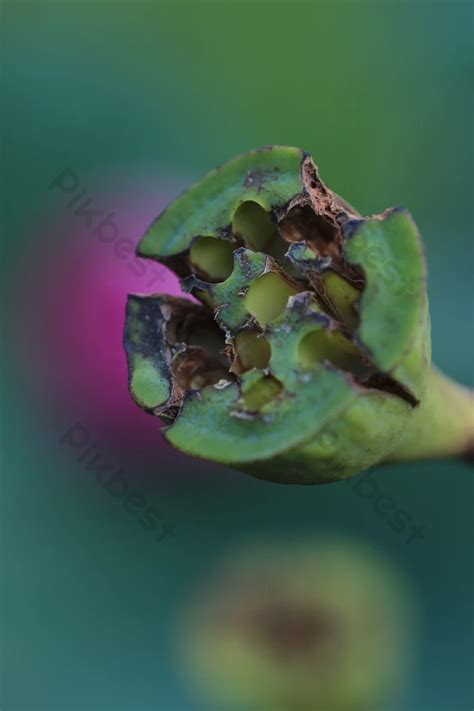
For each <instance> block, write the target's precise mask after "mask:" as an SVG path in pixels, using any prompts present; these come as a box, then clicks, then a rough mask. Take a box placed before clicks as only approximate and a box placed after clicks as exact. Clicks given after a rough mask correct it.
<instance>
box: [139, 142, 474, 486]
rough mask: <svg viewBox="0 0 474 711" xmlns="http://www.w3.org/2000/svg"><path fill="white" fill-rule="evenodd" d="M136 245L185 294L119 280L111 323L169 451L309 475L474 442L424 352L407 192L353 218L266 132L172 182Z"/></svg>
mask: <svg viewBox="0 0 474 711" xmlns="http://www.w3.org/2000/svg"><path fill="white" fill-rule="evenodd" d="M138 254H139V255H140V256H142V257H146V258H150V259H154V260H157V261H159V262H161V263H162V264H164V265H166V266H168V267H169V268H170V269H171V270H173V271H174V272H175V274H177V275H178V276H179V278H180V280H181V286H182V290H183V292H184V294H185V295H187V296H188V298H182V299H181V298H174V297H170V296H166V295H162V294H153V295H149V296H130V297H129V300H128V306H127V318H126V328H125V347H126V351H127V357H128V363H129V373H130V391H131V394H132V396H133V398H134V399H135V400H136V402H137V403H138V404H139V405H140V406H141V407H143V408H144V409H145V410H147V411H148V412H150V414H152V415H154V416H156V417H158V418H161V419H162V420H163V421H164V422H165V423H166V427H165V429H164V436H165V437H166V439H167V440H168V441H169V442H170V443H171V444H172V445H173V446H175V447H177V448H178V449H180V450H182V451H183V452H186V453H187V454H190V455H193V456H196V457H200V458H203V459H207V460H211V461H215V462H221V463H223V464H227V465H229V466H231V467H234V468H236V469H239V470H242V471H245V472H249V473H251V474H253V475H254V476H257V477H260V478H263V479H269V480H272V481H279V482H285V483H298V484H309V483H322V482H328V481H334V480H338V479H341V478H344V477H347V476H351V475H353V474H356V473H358V472H360V471H363V470H364V469H367V468H368V467H371V466H373V465H374V464H377V463H379V462H383V461H387V460H397V459H400V460H406V459H411V458H423V457H430V456H458V455H462V454H464V453H466V452H468V451H470V449H471V448H472V442H473V441H474V422H473V419H474V418H473V409H472V394H471V393H470V392H469V391H468V390H467V389H465V388H462V387H461V386H457V385H455V384H453V383H451V381H449V380H447V379H446V378H444V377H443V376H442V375H441V374H439V373H438V372H437V371H436V370H435V369H433V368H432V367H431V342H430V322H429V311H428V298H427V274H426V264H425V259H424V253H423V245H422V241H421V238H420V235H419V233H418V230H417V228H416V225H415V223H414V221H413V219H412V217H411V215H410V214H409V213H408V212H407V211H406V210H404V209H390V210H387V211H385V212H384V213H383V214H381V215H376V216H372V217H367V218H363V217H361V216H360V215H359V213H358V212H357V211H356V210H355V209H354V208H353V207H351V206H350V205H349V204H348V203H347V202H345V201H344V200H343V199H342V198H340V197H339V196H338V195H336V194H335V193H333V192H332V191H331V190H329V188H327V187H326V186H325V185H324V183H323V182H322V180H321V179H320V177H319V173H318V169H317V167H316V165H315V163H314V162H313V160H312V158H311V157H310V156H309V155H308V154H306V153H304V152H302V151H301V150H299V149H297V148H289V147H279V146H272V147H269V148H266V149H263V150H258V151H251V152H249V153H246V154H244V155H241V156H238V157H237V158H235V159H233V160H231V161H230V162H228V163H226V164H224V165H223V166H222V167H220V168H217V169H216V170H214V171H213V172H211V173H210V174H208V175H207V176H206V177H205V178H203V179H202V180H201V181H200V182H198V183H196V184H195V185H194V186H192V187H191V188H190V189H189V190H188V191H187V192H185V193H183V194H182V195H181V196H180V197H178V198H177V199H176V200H175V201H174V202H173V203H172V204H171V205H170V206H169V207H168V208H167V209H166V210H165V211H164V212H163V213H162V214H161V215H160V216H159V217H158V218H157V219H156V220H155V222H154V223H153V224H152V225H151V227H150V228H149V230H148V232H147V233H146V235H145V236H144V237H143V239H142V240H141V242H140V245H139V248H138ZM189 297H194V301H191V300H190V298H189Z"/></svg>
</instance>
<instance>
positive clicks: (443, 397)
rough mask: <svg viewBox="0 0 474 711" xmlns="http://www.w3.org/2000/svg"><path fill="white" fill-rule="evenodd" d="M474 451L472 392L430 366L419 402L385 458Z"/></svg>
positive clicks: (387, 459) (468, 453)
mask: <svg viewBox="0 0 474 711" xmlns="http://www.w3.org/2000/svg"><path fill="white" fill-rule="evenodd" d="M473 450H474V391H472V390H470V389H469V388H466V387H464V386H462V385H459V384H458V383H455V382H454V381H453V380H451V379H450V378H448V377H446V376H445V375H443V374H442V373H441V372H440V371H439V370H438V369H437V368H435V367H432V369H431V372H430V376H429V380H428V387H427V390H426V393H425V396H424V398H423V401H422V403H421V405H420V406H419V408H418V410H417V412H416V413H415V414H414V415H413V417H412V418H411V420H410V422H409V424H408V427H407V429H406V430H405V432H404V433H403V434H402V437H401V439H400V440H398V441H397V444H396V447H394V449H393V450H392V452H391V453H390V454H389V455H388V456H387V457H386V459H385V460H384V461H387V462H389V461H392V462H393V461H406V460H411V459H435V458H439V457H461V456H468V455H471V456H472V453H473Z"/></svg>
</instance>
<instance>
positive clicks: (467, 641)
mask: <svg viewBox="0 0 474 711" xmlns="http://www.w3.org/2000/svg"><path fill="white" fill-rule="evenodd" d="M473 26H474V23H473V6H472V4H471V3H467V2H466V3H458V2H449V3H448V2H445V3H443V2H419V3H410V2H403V3H395V2H380V3H368V2H367V3H366V2H338V1H336V2H332V3H330V2H327V3H324V2H307V3H298V2H291V3H290V2H281V3H277V4H274V3H269V2H254V3H250V2H249V3H247V2H232V1H228V2H222V3H217V2H195V3H184V2H173V3H172V2H169V3H166V2H154V3H152V2H150V3H146V2H141V1H137V2H132V1H129V2H111V1H110V2H95V3H88V2H67V3H66V2H44V1H43V0H34V2H28V1H25V0H22V1H21V2H12V1H11V0H10V1H8V0H7V1H4V2H3V4H2V18H1V30H0V31H1V36H2V49H1V52H2V55H1V62H2V70H3V71H2V80H1V81H2V89H1V99H2V114H3V128H2V135H3V139H4V140H3V159H2V171H1V172H2V207H3V209H2V278H1V285H2V290H3V294H2V306H3V311H4V323H5V326H4V339H3V343H2V346H3V347H2V379H1V389H2V402H3V408H2V410H3V412H2V439H3V443H4V450H5V451H4V457H3V460H4V466H3V467H2V498H1V502H2V513H1V521H2V549H3V550H2V567H3V575H2V583H1V586H2V588H1V622H2V630H1V640H0V641H1V652H2V661H1V669H2V677H3V679H2V681H3V684H2V689H1V692H0V708H1V709H2V711H109V710H110V711H112V710H113V711H154V710H155V709H158V710H159V711H197V710H200V711H210V710H211V708H214V706H212V703H213V701H212V699H211V698H209V699H207V698H205V697H204V696H201V695H200V693H199V692H198V691H197V690H196V689H195V688H194V686H193V684H192V683H191V681H190V680H189V679H188V672H187V668H186V661H185V659H184V658H182V657H181V656H180V654H179V653H177V652H176V644H175V642H176V635H177V634H178V633H177V630H178V629H181V627H182V619H183V614H184V613H183V610H186V609H187V608H188V606H189V604H190V603H191V602H192V601H193V600H194V598H195V591H196V590H197V589H199V588H200V586H201V585H202V584H203V582H205V581H206V580H211V579H212V575H213V571H214V569H215V568H216V567H219V566H220V565H221V563H222V561H225V560H228V559H229V558H232V555H233V554H232V551H233V550H234V549H235V546H238V545H240V543H241V541H242V540H243V539H245V541H247V542H250V543H251V542H252V541H258V540H260V539H261V538H262V537H264V538H265V539H266V540H270V541H274V543H275V545H277V543H276V542H277V541H288V540H291V539H292V538H293V537H294V536H299V537H303V538H305V537H311V538H315V539H318V537H319V536H320V535H323V534H324V533H325V532H326V531H327V530H331V531H332V532H333V534H336V535H341V536H342V535H343V536H346V537H347V539H352V540H354V541H359V542H360V543H361V545H364V546H368V547H369V548H370V549H371V550H372V549H373V550H374V551H376V554H377V555H378V556H379V557H381V558H383V559H384V560H386V561H387V565H390V566H394V569H396V570H397V571H399V573H400V575H402V576H403V577H404V579H406V580H407V581H408V584H409V587H410V589H411V590H412V593H411V595H412V596H413V597H414V598H416V599H417V605H418V607H417V609H418V614H417V629H418V633H417V637H418V639H417V642H415V641H413V642H410V643H409V644H408V643H407V644H408V648H407V658H409V659H410V664H409V667H410V669H409V673H408V674H407V675H406V679H405V683H404V685H403V686H402V685H401V686H400V688H399V690H398V693H397V694H396V695H395V696H394V697H392V700H391V701H390V702H388V701H387V705H386V706H383V709H387V710H388V709H391V711H425V710H426V711H428V710H430V711H446V709H452V711H463V710H464V709H470V708H472V707H473V702H474V694H473V688H472V680H471V671H472V669H471V659H472V631H473V615H472V609H471V603H472V599H473V567H472V552H473V551H472V540H473V539H472V471H471V470H470V468H469V466H468V464H466V463H463V462H460V461H459V462H455V461H445V462H436V463H434V462H426V463H421V464H416V465H415V464H414V465H408V466H407V465H404V466H391V467H385V468H380V469H379V470H377V471H375V472H373V473H371V475H370V477H371V479H370V482H369V480H367V479H365V480H364V479H361V478H359V479H355V480H353V481H352V482H350V483H340V484H331V485H327V486H320V487H311V488H306V487H290V486H283V485H273V484H270V483H267V482H261V481H258V480H254V479H252V478H251V477H248V476H245V475H243V474H240V473H238V472H233V471H230V470H227V469H225V468H224V467H219V466H211V465H207V464H206V463H203V462H195V461H192V460H190V459H187V458H186V457H184V456H180V455H178V454H177V453H176V452H174V451H171V450H170V449H169V448H168V447H167V446H165V445H164V443H163V442H162V441H161V439H160V434H159V431H158V427H157V423H156V422H155V421H154V420H153V419H152V418H150V417H149V416H147V415H145V414H144V413H143V412H142V411H141V410H140V409H139V408H137V407H136V406H134V405H133V403H132V402H131V401H130V399H129V396H128V392H127V377H126V365H125V357H124V353H123V351H122V345H121V339H122V326H123V315H124V304H125V298H126V294H127V292H128V291H135V292H143V293H149V292H152V291H171V292H173V291H176V288H177V287H176V282H175V281H174V279H173V278H172V277H171V276H169V275H167V274H166V273H164V272H163V270H162V269H161V268H160V267H154V266H150V265H148V264H145V263H143V262H141V261H140V260H137V259H136V258H135V257H134V255H133V248H134V245H135V244H136V243H137V241H138V239H139V238H140V236H141V235H142V234H143V232H144V231H145V229H146V228H147V226H148V224H149V223H150V222H151V220H152V219H153V218H154V217H155V216H156V214H157V213H158V212H159V211H160V210H161V209H162V208H163V207H164V206H165V205H166V204H167V202H169V200H170V199H172V197H173V196H174V195H176V194H177V192H179V191H180V190H181V189H183V188H184V187H186V186H187V185H188V184H189V183H190V182H191V181H193V180H195V179H198V178H199V177H201V176H202V175H203V174H204V173H205V172H207V171H208V170H210V169H211V168H213V167H214V166H215V165H216V164H218V163H221V162H222V161H224V160H227V159H228V158H230V157H232V156H233V155H235V154H236V153H239V152H241V151H245V150H248V149H249V148H255V147H260V146H264V145H267V144H270V143H280V144H289V145H296V146H300V147H302V148H304V149H305V150H307V151H309V152H311V153H312V155H313V156H314V158H315V160H316V162H317V163H318V165H319V167H320V172H321V176H322V178H323V179H324V180H325V181H326V182H327V184H328V185H329V186H330V187H331V188H332V189H334V190H335V191H336V192H337V193H339V194H340V195H342V196H344V197H345V198H346V199H347V200H349V201H350V202H351V203H352V204H353V205H355V206H356V207H357V208H358V209H359V210H360V211H361V212H362V213H365V214H370V213H374V212H379V211H381V210H383V209H384V208H386V207H389V206H393V205H403V206H405V207H407V208H409V209H410V211H411V212H412V214H413V215H414V217H415V219H416V221H417V224H418V226H419V228H420V230H421V233H422V235H423V237H424V240H425V244H426V250H427V259H428V264H429V270H430V283H429V293H430V300H431V315H432V330H433V353H434V360H435V361H436V363H437V364H438V365H439V366H440V367H441V368H442V369H443V370H444V371H445V372H446V373H447V374H449V375H451V376H453V377H455V378H456V379H458V380H459V381H461V382H464V383H465V384H468V385H471V386H472V385H473V380H474V372H473V365H472V364H473V362H474V343H473V340H474V337H473V333H474V329H473V328H472V297H473V282H472V276H471V270H472V266H473V257H474V254H473V248H472V244H473V241H472V225H471V220H470V218H469V209H470V205H471V203H472V191H473V179H472V175H473V168H474V165H473V140H472V126H473V125H474V106H473V94H472V89H473V67H474V54H473V44H472V36H473V34H472V33H473ZM78 195H79V197H77V201H78V202H74V200H75V197H76V196H78ZM84 204H85V205H86V207H85V208H84V207H83V208H82V211H81V208H79V209H78V206H79V205H84ZM84 209H85V210H86V211H87V210H96V211H98V213H100V214H99V215H98V214H93V215H91V214H90V213H89V216H87V214H86V215H84V214H83V212H84ZM78 213H79V214H78ZM105 215H112V216H111V217H110V220H111V221H112V222H113V223H114V225H115V227H109V228H103V229H102V230H101V229H98V224H99V223H100V221H101V220H102V219H103V218H104V216H105ZM104 472H108V473H109V474H113V483H112V484H110V485H109V486H108V487H105V486H104V485H103V483H101V477H103V473H104ZM364 482H365V484H364ZM371 482H372V483H371ZM373 482H375V483H373ZM374 487H375V488H376V489H377V491H379V492H380V493H383V494H386V495H387V496H389V497H391V500H392V501H393V503H394V507H395V509H396V510H400V511H402V512H403V514H402V518H403V521H404V526H403V527H402V528H401V527H400V526H398V527H396V526H394V524H393V521H391V520H390V519H389V518H384V517H383V516H381V515H380V514H379V513H377V512H376V511H375V510H374V506H373V501H372V499H371V498H370V492H371V491H373V490H374ZM202 654H203V655H205V654H206V648H205V645H204V644H203V651H202ZM218 674H219V669H218V665H217V666H216V675H218ZM188 682H189V683H188ZM216 708H222V707H219V706H217V707H216ZM253 711H259V709H253ZM314 711H320V710H319V709H317V710H316V709H315V710H314ZM321 711H326V710H325V709H321ZM376 711H382V709H380V708H379V707H377V709H376Z"/></svg>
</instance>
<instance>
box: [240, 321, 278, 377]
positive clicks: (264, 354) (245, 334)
mask: <svg viewBox="0 0 474 711" xmlns="http://www.w3.org/2000/svg"><path fill="white" fill-rule="evenodd" d="M233 349H234V353H235V356H236V357H235V360H234V363H233V365H232V368H231V370H233V372H235V373H238V374H240V373H245V372H246V371H247V370H251V369H252V368H258V369H260V370H264V368H266V367H267V366H268V363H269V362H270V357H271V354H272V349H271V346H270V343H269V342H268V341H267V340H266V338H264V337H263V336H262V335H260V334H259V333H258V332H257V331H242V332H241V333H238V334H237V335H236V337H235V338H234V342H233Z"/></svg>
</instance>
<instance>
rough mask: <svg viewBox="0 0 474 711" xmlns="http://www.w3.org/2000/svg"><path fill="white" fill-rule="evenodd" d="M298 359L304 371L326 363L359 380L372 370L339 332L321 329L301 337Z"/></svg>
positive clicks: (350, 342) (352, 344) (354, 347)
mask: <svg viewBox="0 0 474 711" xmlns="http://www.w3.org/2000/svg"><path fill="white" fill-rule="evenodd" d="M298 359H299V362H300V364H301V366H302V367H303V368H305V369H308V368H312V367H314V366H315V365H317V364H318V363H324V362H325V361H327V362H329V363H331V364H332V365H334V366H335V367H336V368H339V369H340V370H344V371H347V372H349V373H352V374H353V375H356V376H357V377H359V378H360V377H366V376H368V375H369V374H370V373H371V372H372V370H373V369H372V368H371V366H370V364H368V363H367V362H366V361H365V360H364V359H363V357H362V355H361V354H360V353H359V351H358V350H357V347H356V346H355V345H354V343H352V341H350V340H349V339H348V338H346V337H345V336H344V335H343V334H342V333H340V332H339V331H332V332H331V331H326V330H323V329H322V328H319V329H317V330H316V329H315V330H313V331H310V332H309V333H307V334H306V335H305V336H303V338H302V339H301V341H300V343H299V346H298Z"/></svg>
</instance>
